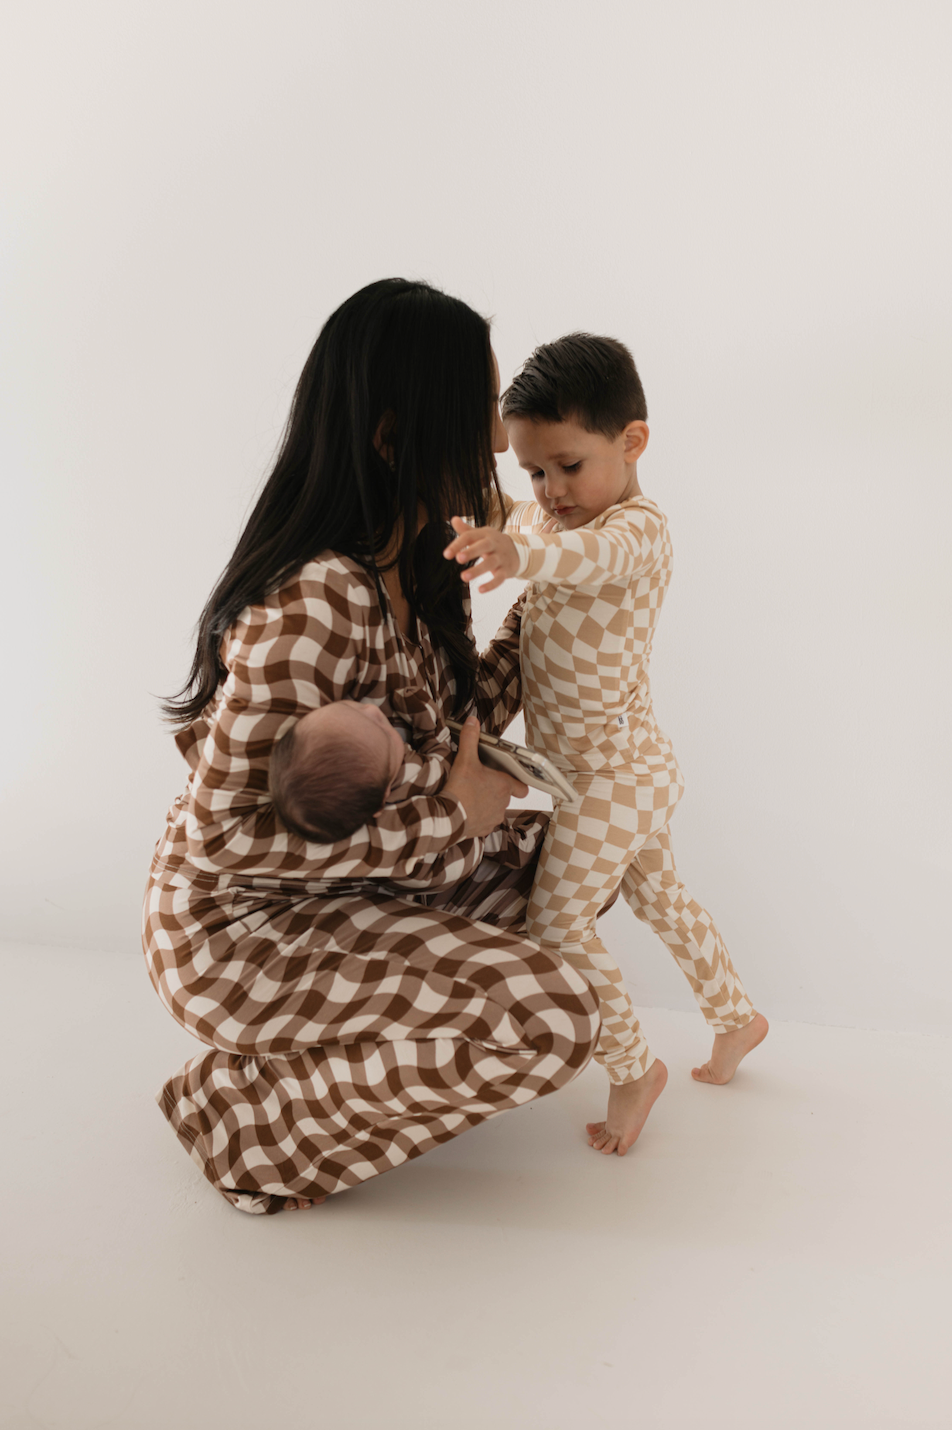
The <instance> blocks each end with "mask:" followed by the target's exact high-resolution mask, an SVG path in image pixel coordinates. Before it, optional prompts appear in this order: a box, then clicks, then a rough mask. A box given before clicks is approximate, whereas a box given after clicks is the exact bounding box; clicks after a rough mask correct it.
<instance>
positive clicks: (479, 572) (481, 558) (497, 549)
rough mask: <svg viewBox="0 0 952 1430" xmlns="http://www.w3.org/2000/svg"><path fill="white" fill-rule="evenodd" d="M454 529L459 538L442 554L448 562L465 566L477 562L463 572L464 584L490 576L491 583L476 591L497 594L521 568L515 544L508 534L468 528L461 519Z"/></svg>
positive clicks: (481, 527)
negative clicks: (466, 563)
mask: <svg viewBox="0 0 952 1430" xmlns="http://www.w3.org/2000/svg"><path fill="white" fill-rule="evenodd" d="M452 526H453V530H454V531H457V532H459V535H458V536H457V538H456V540H455V541H451V542H450V544H449V546H448V547H447V548H446V550H445V551H444V552H443V555H444V556H445V557H446V559H447V561H452V560H454V558H455V560H457V561H458V562H459V563H460V564H461V565H462V564H464V563H465V562H467V561H472V560H474V559H475V560H476V565H475V566H471V567H470V569H469V570H468V571H462V572H461V573H460V574H461V576H462V578H463V580H464V581H478V580H479V579H480V578H481V577H483V576H490V577H491V578H492V579H491V580H489V581H487V582H486V584H485V585H484V586H478V587H477V588H476V589H477V590H478V591H480V592H482V591H495V589H496V587H497V586H501V585H502V583H503V581H505V580H507V579H508V577H510V576H515V574H516V572H517V571H518V569H519V557H518V555H517V553H516V543H515V542H514V541H513V540H512V538H511V537H510V536H507V535H506V534H505V532H503V531H497V530H496V528H495V527H493V526H479V527H474V526H468V525H467V523H466V522H465V521H464V520H463V518H462V517H461V516H454V517H453V520H452Z"/></svg>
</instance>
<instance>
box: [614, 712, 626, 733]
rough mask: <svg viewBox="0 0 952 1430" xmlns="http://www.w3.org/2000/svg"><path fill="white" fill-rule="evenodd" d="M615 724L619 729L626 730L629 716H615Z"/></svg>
mask: <svg viewBox="0 0 952 1430" xmlns="http://www.w3.org/2000/svg"><path fill="white" fill-rule="evenodd" d="M615 724H616V725H617V726H618V727H619V729H622V730H624V729H625V727H626V726H627V724H628V716H627V715H616V716H615Z"/></svg>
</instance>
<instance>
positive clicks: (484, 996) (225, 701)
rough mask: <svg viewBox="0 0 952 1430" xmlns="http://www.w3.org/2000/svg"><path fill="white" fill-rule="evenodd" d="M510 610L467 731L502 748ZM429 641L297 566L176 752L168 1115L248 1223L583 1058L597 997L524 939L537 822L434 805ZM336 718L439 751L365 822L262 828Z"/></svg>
mask: <svg viewBox="0 0 952 1430" xmlns="http://www.w3.org/2000/svg"><path fill="white" fill-rule="evenodd" d="M520 605H521V602H519V603H517V605H516V607H514V608H513V611H512V612H510V615H509V617H508V619H507V621H506V623H505V625H504V626H503V628H502V630H501V631H500V632H499V634H498V635H497V637H496V639H495V641H493V643H492V644H491V645H490V647H489V648H488V650H487V651H486V652H485V653H484V655H483V657H482V658H481V661H480V670H479V675H478V686H477V701H476V713H477V714H478V715H479V718H480V720H481V722H482V724H483V727H484V728H485V729H488V730H491V731H494V732H497V733H498V732H500V731H501V730H502V729H504V728H505V725H506V723H507V722H508V720H509V719H511V717H512V716H513V714H514V713H515V712H516V710H517V709H518V708H519V705H520V699H521V696H520V678H519V652H518V644H519V612H520ZM418 638H419V644H412V643H410V642H408V641H406V640H404V638H403V637H402V636H401V635H400V633H399V632H398V630H397V627H396V625H395V623H394V621H393V619H392V616H390V615H389V613H387V612H385V611H383V610H382V609H381V602H380V598H379V597H378V593H377V590H376V588H375V586H374V583H373V581H372V579H371V578H370V577H369V576H368V575H367V573H366V572H364V571H363V570H362V569H361V568H360V566H359V565H357V564H356V563H355V562H353V561H351V560H349V559H347V558H344V557H339V556H334V555H328V556H326V557H324V558H322V559H320V560H318V561H314V562H310V563H308V564H307V565H306V566H304V567H303V568H302V570H301V571H300V572H298V574H297V575H296V576H295V577H293V578H292V579H291V580H290V581H288V582H286V583H285V585H284V586H282V587H281V588H280V589H279V590H278V591H277V592H275V593H274V594H273V595H272V596H269V597H267V598H266V599H265V600H264V601H263V602H262V603H261V604H260V605H256V606H252V607H249V608H248V609H247V610H246V611H245V612H243V614H242V616H241V618H240V620H239V621H238V623H237V625H236V626H235V627H234V628H233V630H232V631H231V632H230V633H229V637H228V638H227V640H226V642H225V645H224V648H223V651H222V657H223V662H224V665H225V667H226V670H227V679H226V680H225V682H224V683H223V685H222V686H221V687H220V688H219V691H218V694H217V696H216V699H215V701H214V702H213V704H212V706H211V707H210V708H209V709H208V710H206V712H205V713H204V715H203V717H202V718H200V719H199V720H197V721H195V722H194V723H193V724H192V725H190V726H189V727H188V728H187V729H186V730H184V731H183V732H182V733H181V734H180V735H179V736H178V737H177V738H178V744H179V747H180V749H181V751H182V753H183V755H184V756H185V758H186V760H187V762H188V765H189V767H190V774H189V779H188V784H187V788H186V790H185V792H184V794H183V795H181V796H180V797H179V799H177V800H176V801H175V803H174V804H173V806H172V808H171V810H170V812H169V820H168V827H167V829H166V832H165V834H164V836H163V837H162V839H161V840H160V841H159V844H158V845H157V847H156V853H155V858H154V860H153V864H152V870H151V874H150V879H149V884H148V888H147V890H146V897H145V907H144V913H143V925H144V926H143V941H144V946H145V952H146V958H147V962H148V967H149V971H150V975H151V978H152V981H153V984H154V986H155V988H156V990H157V992H158V994H159V997H160V998H161V999H162V1001H163V1002H164V1004H165V1006H166V1007H167V1008H168V1009H169V1011H170V1012H171V1013H172V1015H173V1016H174V1017H175V1018H176V1019H177V1020H178V1021H179V1022H180V1023H181V1024H182V1025H183V1026H184V1027H186V1028H188V1029H189V1031H190V1032H191V1033H193V1034H194V1035H195V1036H196V1038H198V1039H200V1040H201V1042H203V1043H204V1044H205V1045H206V1049H205V1051H203V1052H201V1053H199V1054H198V1056H196V1057H195V1058H193V1059H192V1060H191V1061H190V1062H189V1063H187V1064H186V1066H185V1067H184V1068H183V1069H182V1070H181V1071H180V1072H179V1073H178V1074H176V1075H175V1076H174V1077H172V1078H170V1079H169V1081H168V1082H167V1083H166V1085H165V1087H164V1088H163V1089H162V1092H161V1094H160V1097H159V1104H160V1106H161V1108H162V1111H163V1112H164V1113H165V1116H166V1117H167V1119H168V1121H169V1122H170V1124H171V1126H172V1128H173V1129H174V1131H175V1132H176V1134H177V1136H178V1138H179V1140H180V1141H181V1142H182V1144H183V1145H184V1147H185V1148H186V1150H187V1151H188V1152H189V1153H190V1155H191V1156H192V1157H193V1158H194V1160H195V1161H196V1162H197V1164H198V1166H199V1167H200V1168H201V1169H202V1171H203V1173H204V1175H205V1176H206V1177H207V1179H208V1180H209V1181H210V1182H211V1184H212V1185H213V1186H214V1187H215V1188H216V1189H217V1190H218V1191H219V1192H221V1193H222V1195H223V1196H225V1197H226V1198H227V1199H228V1200H229V1201H230V1202H231V1203H232V1204H234V1205H235V1206H237V1207H240V1208H241V1209H242V1210H245V1211H250V1212H255V1213H263V1212H275V1211H280V1210H281V1209H282V1208H283V1206H284V1205H285V1199H286V1198H288V1197H316V1196H320V1195H322V1194H324V1193H332V1192H337V1191H341V1190H343V1189H344V1188H347V1187H352V1186H355V1185H358V1184H359V1183H361V1182H364V1181H367V1180H368V1179H369V1178H371V1177H373V1176H376V1175H377V1174H379V1173H381V1172H385V1171H388V1170H390V1169H391V1168H393V1167H397V1166H399V1165H400V1164H401V1163H403V1162H406V1161H407V1160H409V1159H410V1158H413V1157H417V1156H420V1155H421V1154H422V1153H424V1152H427V1151H429V1150H430V1149H431V1148H433V1147H436V1146H437V1145H439V1144H440V1143H442V1142H445V1141H447V1140H448V1139H449V1138H451V1137H454V1136H456V1135H457V1134H458V1133H460V1132H463V1131H465V1130H466V1129H467V1128H469V1127H474V1126H476V1125H477V1124H479V1123H480V1122H483V1121H484V1120H485V1119H486V1118H488V1117H491V1116H493V1115H494V1114H495V1113H497V1112H501V1111H503V1110H505V1109H506V1108H510V1107H515V1106H516V1105H518V1104H520V1103H525V1102H528V1101H530V1100H531V1099H533V1098H535V1097H538V1096H541V1095H542V1094H544V1093H548V1092H551V1091H553V1090H555V1089H556V1088H559V1087H561V1086H563V1085H564V1084H565V1083H567V1082H569V1081H570V1080H571V1078H573V1077H574V1076H575V1075H576V1073H577V1072H578V1071H579V1070H580V1069H581V1068H582V1067H584V1066H585V1064H586V1063H587V1061H588V1060H589V1058H590V1057H591V1055H592V1052H593V1049H594V1047H595V1043H596V1040H597V1037H598V1028H599V1013H598V1006H597V1002H596V998H595V997H594V996H593V993H592V990H591V989H590V988H589V985H588V983H587V982H586V979H585V978H584V977H583V976H582V975H581V974H580V973H578V972H577V971H576V970H575V969H574V968H572V967H571V966H570V965H568V964H566V963H564V962H563V961H562V959H561V958H560V957H559V956H558V954H557V953H555V952H552V951H549V950H546V949H540V948H539V947H538V946H537V945H536V944H534V943H532V942H530V941H529V940H528V939H527V938H526V937H525V936H524V919H525V910H526V903H527V900H528V896H529V893H530V890H531V887H532V878H533V874H534V871H535V862H536V857H537V853H538V848H539V844H540V842H541V838H542V833H543V830H544V827H545V816H538V815H535V814H533V813H531V812H529V813H523V814H520V815H517V816H516V817H515V818H514V819H512V820H510V821H508V822H507V824H506V826H504V828H503V829H502V830H501V831H495V832H494V834H493V835H491V836H490V837H489V838H488V839H486V840H483V839H462V838H461V835H462V830H463V827H464V822H465V815H464V812H463V810H462V807H461V805H460V804H459V802H458V801H457V800H455V799H453V798H452V797H447V796H445V795H442V794H440V793H439V792H435V791H434V788H433V785H434V780H433V774H434V764H433V761H434V758H436V757H435V756H434V755H433V741H434V738H436V737H435V731H436V729H437V727H438V726H439V725H441V724H442V722H443V721H444V720H445V718H446V716H447V715H449V714H450V712H451V708H452V703H453V702H452V688H453V687H452V674H451V672H450V671H449V668H448V664H447V663H446V662H445V660H444V657H443V655H442V652H441V651H439V650H435V649H434V648H433V646H432V644H431V642H430V639H429V635H428V633H427V631H426V628H425V627H424V626H422V625H421V626H420V628H419V630H418ZM341 699H354V700H371V701H374V702H375V703H377V704H378V705H379V706H380V707H381V708H382V709H383V710H384V712H385V713H387V714H388V715H389V714H394V715H397V716H404V717H406V716H407V712H409V716H410V718H411V720H415V716H416V715H417V714H419V713H420V712H422V713H423V714H424V715H426V716H427V720H426V721H424V722H423V723H424V724H427V723H428V727H429V728H428V740H429V743H428V744H425V747H424V751H423V753H421V754H418V755H415V754H414V753H413V752H412V751H411V752H410V753H409V754H408V757H407V761H406V762H405V767H404V773H405V774H406V776H407V778H406V779H405V781H404V783H403V785H401V786H400V787H399V788H395V789H393V790H392V791H391V803H389V804H388V805H387V807H386V808H385V809H384V811H383V812H382V813H381V814H380V815H378V816H377V817H376V818H375V819H374V820H373V821H371V823H370V824H368V825H365V826H364V827H363V828H362V829H360V830H358V831H357V833H356V834H354V835H353V836H352V837H351V838H350V839H348V840H342V841H340V842H339V843H337V844H329V845H325V844H316V843H312V842H310V841H305V840H303V839H300V838H298V836H296V835H294V834H291V833H290V832H289V831H288V830H287V829H286V828H285V827H284V826H283V825H282V824H281V823H280V821H279V820H278V819H277V817H276V815H275V812H274V810H273V807H272V805H271V802H270V799H269V796H268V762H269V757H270V751H271V747H272V745H273V744H274V742H275V741H276V740H277V739H278V738H280V736H281V735H282V734H283V733H284V732H285V730H286V729H287V728H289V726H290V725H291V723H292V722H293V721H294V720H295V719H297V718H298V717H300V716H301V715H303V714H305V713H306V712H307V711H308V710H310V709H313V708H314V707H316V706H318V705H322V704H325V703H327V702H329V701H334V700H341ZM441 773H442V772H441Z"/></svg>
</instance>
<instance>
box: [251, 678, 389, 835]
mask: <svg viewBox="0 0 952 1430" xmlns="http://www.w3.org/2000/svg"><path fill="white" fill-rule="evenodd" d="M406 755H407V746H406V744H405V742H404V740H403V738H402V737H401V735H400V732H399V731H398V730H397V729H396V728H395V727H394V726H393V725H391V723H390V721H389V720H388V719H387V717H386V715H385V714H384V713H383V711H382V710H381V709H380V708H379V706H377V705H370V704H358V702H357V701H356V700H338V701H335V702H334V703H333V704H332V705H321V706H319V707H318V709H316V710H310V711H309V712H308V713H307V714H306V715H304V716H302V718H301V719H300V720H298V721H297V723H296V724H294V725H292V726H291V728H290V730H289V731H288V732H287V734H286V735H283V736H282V737H281V739H280V740H278V742H277V744H276V745H275V747H274V749H273V750H272V752H271V769H270V775H269V784H270V789H271V798H272V801H273V803H274V807H275V809H276V810H277V812H278V814H279V815H280V817H281V819H282V820H283V821H284V823H285V824H286V825H287V826H288V828H289V829H292V830H293V831H294V833H295V834H299V835H300V836H301V838H302V839H316V840H318V841H319V842H320V843H321V844H333V843H336V841H337V840H338V839H349V838H350V836H351V835H352V834H353V833H355V831H356V830H358V829H359V828H360V827H361V825H363V824H366V823H367V822H368V821H369V820H371V819H373V817H374V815H375V814H379V813H380V811H381V809H383V807H384V805H385V804H386V802H387V799H388V798H389V795H390V791H391V789H392V788H393V785H394V782H395V780H396V779H397V776H398V775H399V774H400V772H401V771H402V769H403V763H404V759H405V758H406Z"/></svg>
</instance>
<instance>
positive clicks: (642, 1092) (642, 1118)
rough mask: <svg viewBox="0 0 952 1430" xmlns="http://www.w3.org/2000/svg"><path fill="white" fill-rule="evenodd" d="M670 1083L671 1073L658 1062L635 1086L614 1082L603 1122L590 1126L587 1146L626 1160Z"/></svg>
mask: <svg viewBox="0 0 952 1430" xmlns="http://www.w3.org/2000/svg"><path fill="white" fill-rule="evenodd" d="M667 1081H668V1069H667V1068H666V1067H665V1065H664V1063H662V1062H660V1061H659V1060H658V1059H657V1058H656V1059H655V1061H654V1062H653V1063H652V1064H651V1067H650V1068H649V1069H648V1071H647V1072H646V1073H645V1075H644V1077H640V1078H638V1079H637V1081H636V1082H621V1083H619V1082H613V1083H612V1085H611V1087H610V1089H609V1092H608V1112H607V1113H606V1116H605V1121H604V1122H588V1123H586V1126H585V1131H586V1132H587V1133H588V1145H589V1146H590V1147H594V1148H595V1151H596V1152H604V1153H606V1154H609V1153H611V1152H617V1153H618V1155H619V1157H624V1155H625V1153H626V1152H627V1151H628V1148H629V1147H631V1146H632V1145H633V1144H634V1143H635V1142H636V1141H637V1139H638V1134H639V1132H640V1131H641V1129H642V1127H644V1125H645V1123H646V1122H647V1120H648V1113H649V1112H650V1111H651V1109H652V1108H653V1107H654V1105H655V1102H656V1101H657V1100H658V1098H659V1097H660V1096H661V1093H662V1092H663V1090H664V1085H665V1083H666V1082H667Z"/></svg>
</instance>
